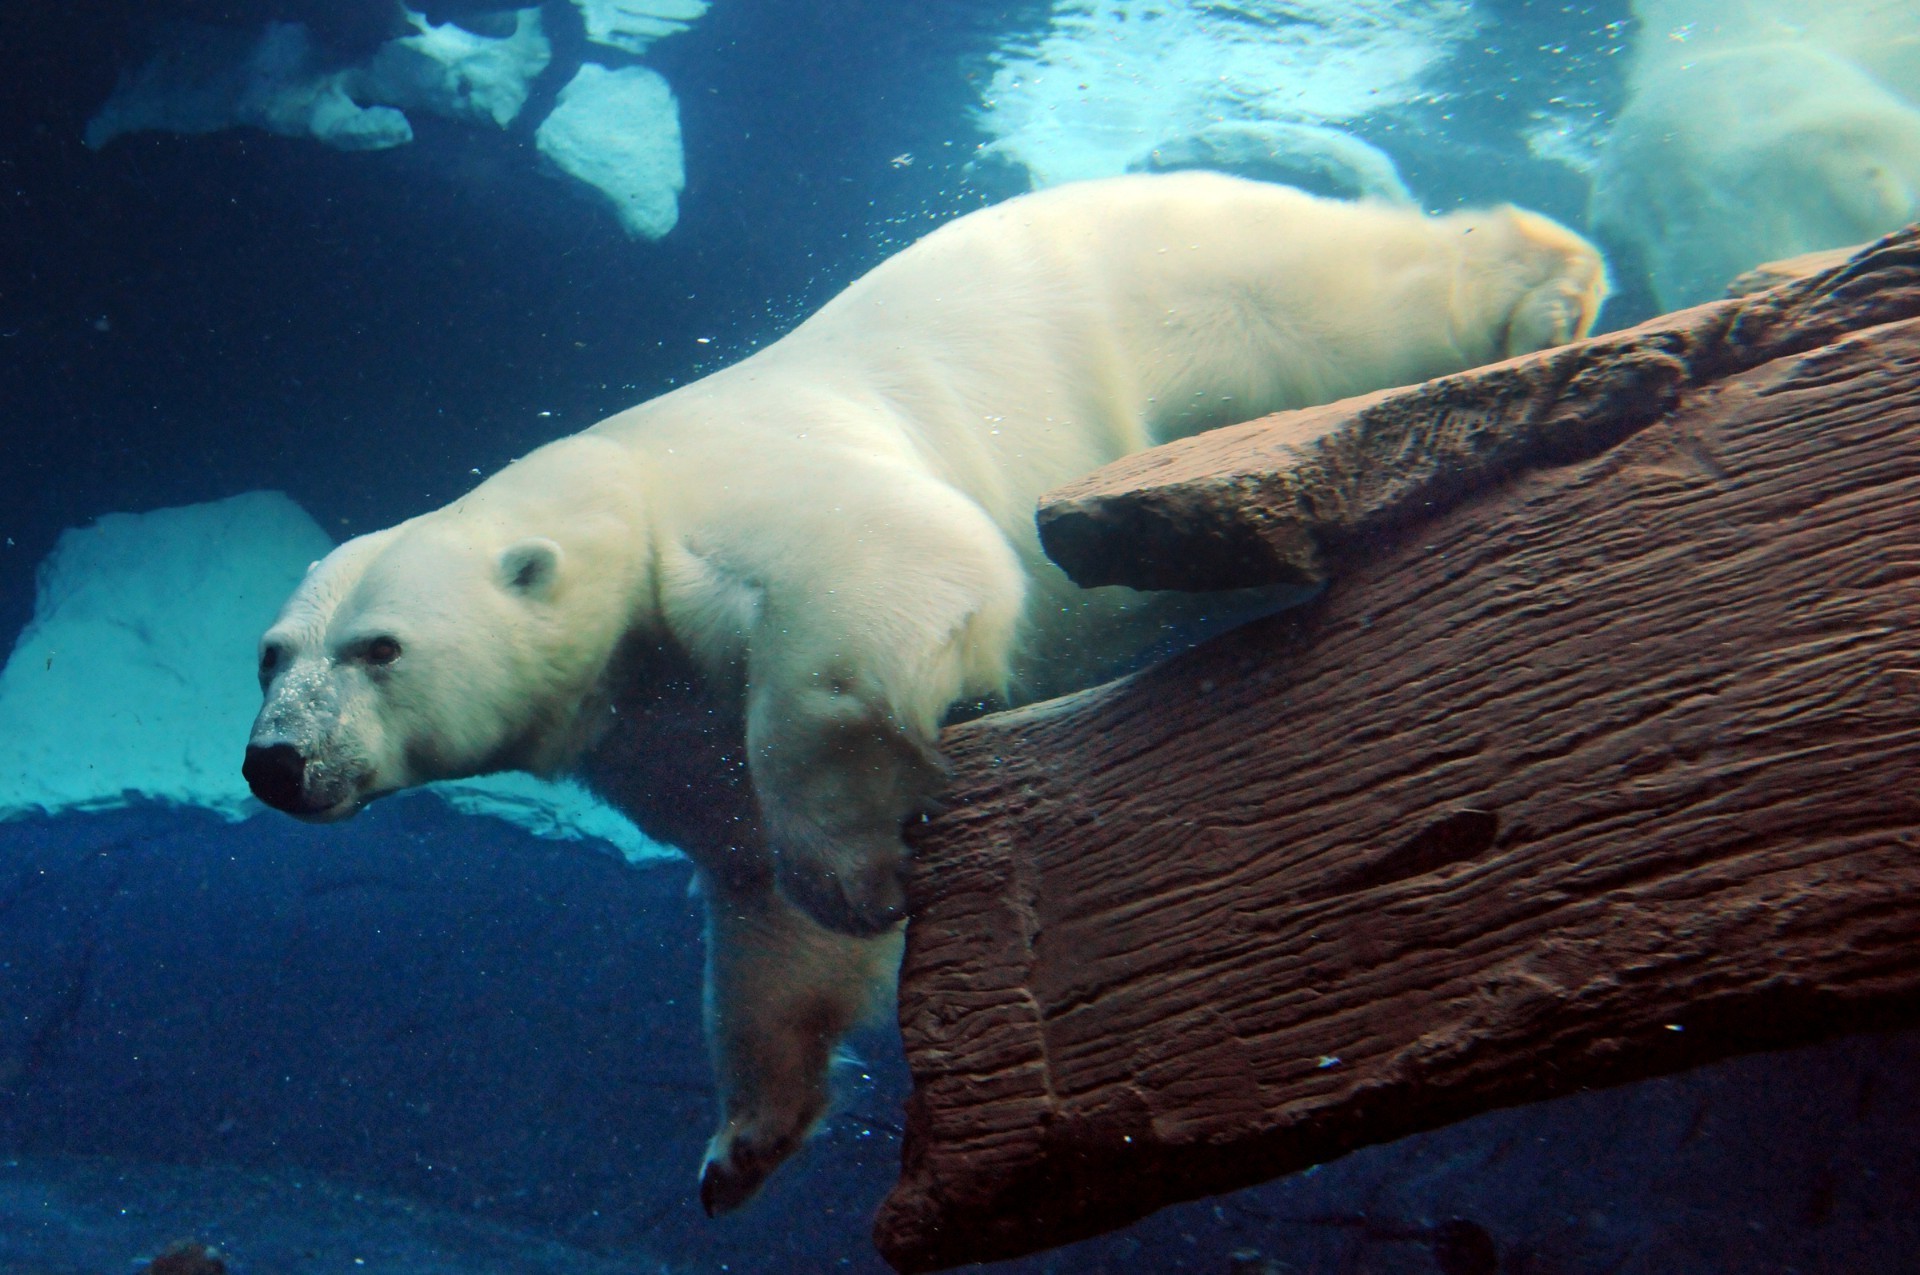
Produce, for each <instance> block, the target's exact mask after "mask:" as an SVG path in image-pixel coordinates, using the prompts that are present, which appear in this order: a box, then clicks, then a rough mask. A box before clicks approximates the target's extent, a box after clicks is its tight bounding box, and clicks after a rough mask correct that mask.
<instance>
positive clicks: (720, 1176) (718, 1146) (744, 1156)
mask: <svg viewBox="0 0 1920 1275" xmlns="http://www.w3.org/2000/svg"><path fill="white" fill-rule="evenodd" d="M798 1144H799V1140H798V1139H797V1138H775V1139H760V1138H756V1137H754V1136H752V1135H751V1134H739V1135H737V1136H735V1137H733V1138H732V1139H731V1140H728V1141H724V1142H723V1141H722V1139H721V1138H715V1139H714V1140H713V1144H712V1145H710V1146H709V1147H708V1148H707V1158H706V1162H705V1163H704V1164H702V1165H701V1166H700V1207H701V1208H703V1209H705V1210H706V1212H707V1216H708V1217H719V1216H720V1215H721V1214H722V1213H731V1212H733V1211H734V1210H735V1209H737V1208H739V1207H740V1206H741V1205H742V1204H745V1203H746V1202H747V1201H748V1200H751V1199H752V1198H753V1197H754V1196H755V1195H757V1194H759V1191H760V1187H761V1185H762V1184H763V1183H765V1182H766V1180H767V1178H768V1177H770V1176H771V1175H772V1173H773V1171H774V1170H775V1169H777V1168H779V1167H780V1165H781V1164H782V1163H784V1162H785V1160H786V1159H787V1157H788V1156H790V1155H792V1154H793V1151H794V1148H795V1147H796V1146H797V1145H798Z"/></svg>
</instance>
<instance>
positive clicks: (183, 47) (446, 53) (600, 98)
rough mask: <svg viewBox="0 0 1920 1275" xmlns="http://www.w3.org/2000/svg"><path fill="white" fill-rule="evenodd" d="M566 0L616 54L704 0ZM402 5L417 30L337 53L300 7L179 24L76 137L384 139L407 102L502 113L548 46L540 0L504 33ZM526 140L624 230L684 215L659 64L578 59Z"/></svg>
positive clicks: (647, 231)
mask: <svg viewBox="0 0 1920 1275" xmlns="http://www.w3.org/2000/svg"><path fill="white" fill-rule="evenodd" d="M574 2H575V4H576V5H577V6H578V7H579V9H580V11H581V14H582V16H583V18H584V19H585V22H586V27H587V36H588V39H589V40H591V41H592V42H594V43H596V44H599V45H601V46H602V47H604V48H607V49H611V50H617V51H618V52H617V53H613V54H609V55H608V56H610V57H612V58H614V59H615V60H619V59H620V58H623V57H625V56H628V55H637V54H640V53H644V52H645V51H646V50H647V49H648V48H650V47H651V46H652V45H653V43H654V42H655V41H657V40H659V39H661V38H662V37H664V36H668V35H673V34H675V33H677V32H680V31H684V30H686V29H687V27H688V26H690V25H691V24H692V23H694V22H695V21H697V20H698V19H699V18H700V17H701V16H702V15H703V14H705V13H706V11H707V7H708V4H707V0H574ZM401 12H402V14H403V15H404V16H405V18H406V20H407V22H408V23H409V24H410V25H411V26H412V27H413V29H414V34H412V35H407V36H401V37H399V38H397V39H393V40H389V41H388V42H387V43H385V44H384V45H382V46H381V47H380V49H379V50H378V51H377V52H376V53H375V54H374V55H373V56H372V57H371V58H369V59H367V60H366V61H365V62H362V63H359V64H356V65H352V66H345V67H342V66H338V65H336V64H335V63H334V62H332V61H331V60H329V58H328V57H327V55H326V51H325V50H323V49H320V48H318V47H316V46H315V44H314V42H313V40H312V38H311V37H310V35H309V34H308V31H307V28H306V27H304V26H302V25H301V24H299V23H296V22H278V23H273V24H270V25H269V26H267V27H266V28H264V29H262V30H259V31H254V32H247V31H240V30H235V29H231V28H226V27H216V26H204V25H193V24H186V25H182V26H179V27H176V28H175V29H174V32H173V36H172V39H171V43H169V44H168V45H167V46H166V47H164V48H163V49H161V50H160V51H159V52H158V53H156V54H155V55H154V57H153V58H152V59H151V60H149V61H148V62H147V63H146V64H145V65H144V66H142V67H140V68H139V69H138V70H137V71H134V72H132V73H131V74H128V75H126V76H123V77H122V78H121V81H120V84H119V86H118V87H117V88H115V90H114V92H113V94H112V96H110V97H109V98H108V99H107V101H106V103H105V104H104V105H102V106H101V108H100V109H99V111H98V112H96V113H95V114H94V117H93V118H92V119H91V120H90V121H88V123H87V129H86V142H87V145H88V146H90V147H93V148H95V149H98V148H100V147H102V146H105V145H106V144H107V143H108V142H110V141H112V140H113V139H114V138H116V137H120V136H122V135H124V134H127V133H138V132H150V131H160V132H171V133H185V134H199V133H213V132H218V131H220V130H223V129H229V128H242V127H251V128H258V129H263V130H265V131H267V132H269V133H277V134H280V135H281V136H286V137H310V138H313V139H315V140H316V141H319V142H322V143H324V144H325V145H328V146H332V147H335V148H337V149H340V150H349V151H359V150H380V149H383V148H386V147H390V146H400V145H404V144H405V143H407V142H410V141H412V140H413V125H412V123H411V122H410V121H409V120H408V118H407V114H406V113H407V112H409V111H413V112H426V113H428V114H432V115H439V116H443V117H446V118H448V119H454V120H460V121H463V122H466V123H470V124H478V125H486V126H493V127H498V128H505V127H506V126H507V125H508V124H510V123H512V122H513V121H514V119H516V118H517V117H518V116H519V114H520V112H521V110H522V109H523V108H525V106H526V104H527V99H528V96H529V94H530V91H531V89H532V86H533V82H534V81H535V80H536V79H537V78H538V77H539V76H540V74H541V73H542V72H543V71H545V70H546V69H547V67H548V65H549V63H551V61H552V60H553V46H552V43H551V41H549V40H548V38H547V35H546V32H545V31H544V30H543V29H542V27H541V22H540V10H539V9H538V8H537V7H535V8H524V9H517V10H512V11H510V13H508V14H503V15H502V16H510V17H511V19H512V30H511V32H510V33H509V34H506V35H499V36H487V35H478V34H475V33H474V32H472V31H468V30H466V29H465V28H463V27H460V26H458V25H456V24H454V23H451V22H447V23H441V24H438V25H436V24H434V23H432V22H429V21H428V20H427V19H426V18H425V17H423V16H422V15H420V14H418V13H414V12H413V11H411V10H408V9H404V8H403V9H402V10H401ZM537 140H538V144H539V149H540V152H541V154H543V155H545V156H546V157H547V158H548V159H550V160H551V161H552V162H553V166H554V168H555V169H556V170H557V171H559V172H560V173H562V174H564V175H566V176H567V177H570V178H572V179H574V180H577V181H580V182H583V183H585V184H586V185H588V186H591V187H593V188H594V189H595V190H598V191H600V192H601V193H602V194H604V195H605V196H606V197H607V199H608V200H609V201H611V204H612V207H613V211H614V212H615V214H616V215H617V216H618V217H619V219H620V224H621V226H622V227H624V228H625V229H626V231H627V232H628V233H629V234H632V235H636V236H640V237H643V238H647V239H658V238H660V237H661V236H662V235H664V234H666V233H667V232H668V231H669V230H671V229H673V226H674V223H675V222H676V221H678V220H679V196H680V191H681V188H682V187H684V186H685V184H686V176H685V170H686V163H685V159H684V156H683V153H682V150H681V141H680V109H679V104H678V103H677V102H676V101H675V99H674V96H673V90H672V89H671V88H670V87H669V86H668V85H667V82H666V80H665V79H663V78H661V76H660V75H659V74H658V73H656V72H654V71H651V70H648V69H646V68H644V67H639V66H629V65H621V66H618V67H616V68H612V69H609V68H608V67H606V66H602V65H600V64H598V63H594V62H586V63H583V64H581V66H580V67H579V69H578V72H577V74H575V75H574V76H573V78H572V80H571V82H570V83H568V84H567V86H566V87H565V88H564V89H562V90H561V92H560V96H559V101H558V104H557V105H556V106H555V108H554V110H553V113H552V114H551V115H550V116H548V118H547V119H546V120H545V121H544V122H543V123H542V124H541V126H540V129H539V131H538V134H537Z"/></svg>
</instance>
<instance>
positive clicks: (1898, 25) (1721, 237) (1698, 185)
mask: <svg viewBox="0 0 1920 1275" xmlns="http://www.w3.org/2000/svg"><path fill="white" fill-rule="evenodd" d="M1789 9H1797V10H1798V12H1797V14H1795V15H1793V20H1792V21H1791V22H1790V21H1789V20H1788V15H1787V14H1786V11H1787V10H1789ZM1636 11H1638V12H1639V13H1640V15H1641V19H1642V23H1643V27H1642V30H1641V33H1640V37H1639V40H1638V42H1637V43H1636V45H1635V48H1634V63H1633V69H1632V72H1631V74H1630V77H1629V92H1628V98H1627V104H1626V106H1625V108H1624V109H1623V110H1622V111H1621V113H1620V117H1619V119H1618V120H1617V121H1616V122H1615V123H1614V126H1613V129H1612V130H1611V132H1610V133H1609V135H1608V138H1607V141H1606V143H1605V145H1604V146H1603V147H1602V149H1601V152H1600V156H1599V160H1598V164H1597V166H1596V168H1595V172H1594V192H1593V201H1592V209H1591V221H1592V224H1593V226H1594V228H1595V230H1596V232H1597V233H1599V234H1600V235H1601V236H1602V237H1603V238H1605V239H1607V240H1609V241H1611V242H1617V243H1619V244H1620V245H1622V246H1630V247H1631V248H1632V249H1633V250H1635V251H1637V252H1638V253H1639V254H1640V255H1641V256H1642V257H1643V258H1644V260H1645V265H1646V268H1647V274H1648V278H1649V281H1650V282H1651V284H1652V287H1653V291H1654V295H1655V297H1656V299H1657V300H1658V301H1659V302H1660V304H1661V305H1662V306H1663V307H1664V308H1668V309H1673V308H1676V307H1679V306H1684V305H1694V304H1697V303H1699V302H1702V301H1707V300H1711V299H1713V298H1715V297H1720V296H1724V295H1725V293H1726V286H1727V284H1728V283H1729V282H1731V281H1732V280H1733V279H1734V277H1735V276H1737V275H1739V274H1740V273H1742V272H1743V271H1746V270H1749V269H1751V268H1752V267H1754V266H1756V265H1759V264H1760V263H1762V262H1764V261H1771V260H1776V259H1779V258H1782V257H1792V256H1798V255H1799V254H1801V253H1804V252H1812V251H1814V250H1817V249H1821V248H1839V247H1845V246H1848V245H1851V244H1857V243H1862V242H1865V241H1866V240H1869V239H1872V238H1875V237H1876V236H1878V235H1882V234H1885V233H1887V232H1888V231H1890V230H1895V229H1897V228H1899V227H1900V226H1903V225H1905V224H1906V223H1907V222H1909V221H1912V220H1914V219H1915V218H1916V217H1920V109H1916V107H1915V104H1914V99H1913V93H1914V91H1915V90H1920V83H1915V82H1912V81H1911V80H1910V78H1909V77H1911V76H1912V75H1913V74H1914V65H1915V63H1916V60H1917V59H1920V55H1915V54H1914V52H1913V48H1914V44H1915V41H1916V36H1917V35H1920V4H1916V3H1913V0H1892V2H1888V0H1829V3H1827V4H1825V5H1822V6H1811V5H1805V4H1801V5H1797V6H1796V5H1788V4H1783V3H1780V2H1779V0H1745V2H1744V3H1743V2H1740V0H1640V3H1639V4H1638V5H1636ZM1883 77H1890V78H1883Z"/></svg>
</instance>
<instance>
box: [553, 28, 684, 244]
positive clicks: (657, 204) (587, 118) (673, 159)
mask: <svg viewBox="0 0 1920 1275" xmlns="http://www.w3.org/2000/svg"><path fill="white" fill-rule="evenodd" d="M534 142H535V144H536V145H538V146H539V148H540V153H541V154H542V155H544V156H546V157H547V158H548V159H550V160H552V161H553V164H554V166H555V167H557V168H558V169H560V171H561V172H563V173H566V174H567V175H568V176H569V177H572V178H575V179H576V180H578V181H581V182H584V183H585V184H587V185H589V186H591V187H593V188H594V189H595V190H598V191H599V192H600V193H601V194H603V195H605V196H606V197H607V199H608V200H610V201H611V202H612V205H613V210H614V214H615V215H616V216H617V217H619V219H620V224H621V225H622V226H623V227H625V228H626V231H627V233H628V234H630V235H638V236H640V237H642V238H646V239H659V238H660V237H662V236H663V235H665V234H666V233H667V232H668V231H669V230H672V229H673V226H674V223H675V222H676V221H678V220H679V219H680V191H681V188H682V187H684V186H685V185H686V184H687V174H686V163H685V160H684V159H683V157H682V150H681V144H680V106H679V103H678V102H676V101H675V100H674V96H673V90H672V89H671V88H670V87H668V85H667V81H666V79H665V78H664V77H662V76H661V75H660V73H659V72H657V71H652V70H649V69H648V68H646V67H644V66H623V67H620V68H619V69H618V70H608V69H607V68H606V67H604V66H601V65H600V64H598V63H597V62H583V63H582V64H581V65H580V70H579V73H578V74H576V75H575V76H574V77H573V79H572V81H571V82H570V83H568V85H567V86H566V87H565V88H564V89H561V90H560V100H559V101H558V102H556V103H555V104H554V108H553V113H552V114H550V115H548V116H547V118H546V119H545V120H543V121H541V124H540V129H539V131H538V132H537V133H535V134H534Z"/></svg>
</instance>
